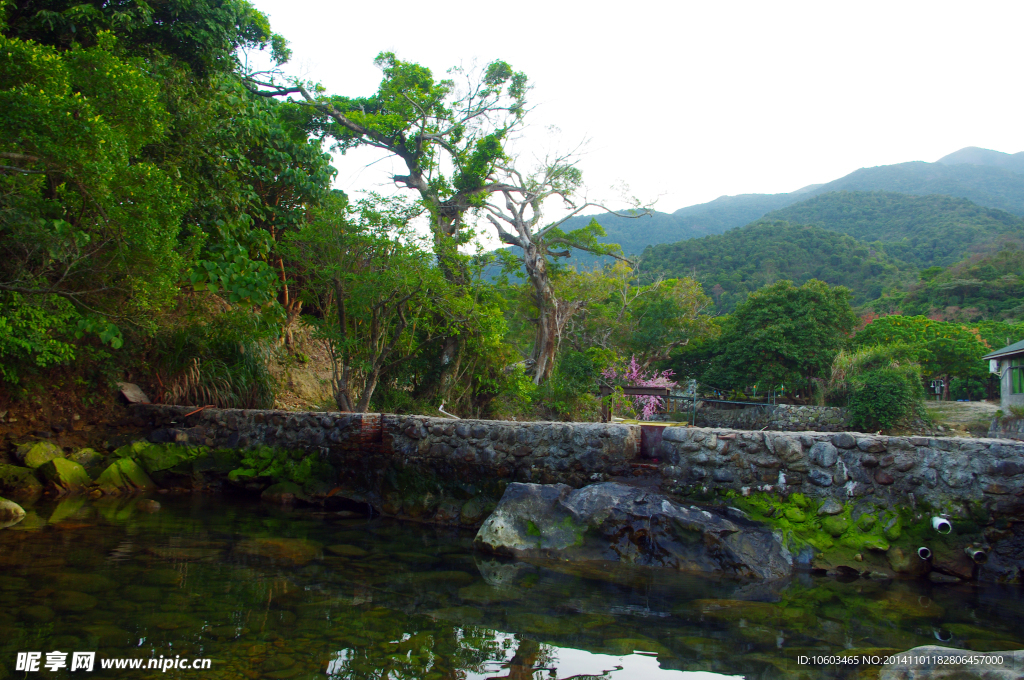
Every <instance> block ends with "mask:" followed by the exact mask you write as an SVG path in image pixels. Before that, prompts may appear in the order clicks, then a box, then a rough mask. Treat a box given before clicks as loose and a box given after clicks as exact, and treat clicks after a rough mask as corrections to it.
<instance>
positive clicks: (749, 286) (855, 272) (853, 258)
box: [642, 221, 917, 313]
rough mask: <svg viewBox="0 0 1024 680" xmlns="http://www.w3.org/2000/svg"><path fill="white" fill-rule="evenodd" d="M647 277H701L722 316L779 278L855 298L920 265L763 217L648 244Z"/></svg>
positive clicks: (910, 277) (909, 276)
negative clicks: (838, 288) (815, 282)
mask: <svg viewBox="0 0 1024 680" xmlns="http://www.w3.org/2000/svg"><path fill="white" fill-rule="evenodd" d="M642 266H643V270H644V273H645V276H651V277H653V276H664V277H668V278H674V277H681V276H695V277H696V278H697V279H698V280H699V281H701V283H702V284H703V285H704V290H705V292H707V293H708V294H709V295H711V297H712V298H713V299H714V300H715V304H716V307H717V310H718V312H719V313H727V312H730V311H732V310H733V309H734V308H735V307H736V305H737V304H738V303H739V302H741V301H742V300H743V299H745V298H746V296H747V294H748V293H750V292H752V291H754V290H757V289H758V288H760V287H761V286H764V285H767V284H770V283H774V282H775V281H778V280H781V279H789V280H791V281H793V282H794V283H796V284H797V285H800V284H802V283H804V282H805V281H808V280H810V279H820V280H822V281H825V282H827V283H829V284H831V285H842V286H846V287H847V288H849V289H850V290H852V291H853V294H854V303H855V304H860V303H863V302H866V301H868V300H873V299H875V298H878V297H879V296H880V295H881V294H882V292H883V290H885V289H888V288H893V287H902V286H904V285H907V284H909V283H911V282H913V281H914V280H916V279H917V268H916V267H914V266H913V265H911V264H909V263H907V262H903V261H901V260H899V259H897V258H893V257H891V256H890V255H888V254H887V253H886V251H885V249H884V247H882V246H880V245H879V244H868V243H865V242H863V241H860V240H858V239H855V238H853V237H851V236H847V235H846V234H841V233H838V232H836V231H829V230H827V229H822V228H821V227H816V226H805V225H798V224H791V223H788V222H782V221H776V222H766V221H760V222H755V223H753V224H749V225H747V226H745V227H741V228H739V229H732V230H730V231H727V232H726V233H724V234H719V235H714V236H705V237H703V238H698V239H690V240H688V241H681V242H678V243H672V244H661V245H657V246H652V247H651V248H648V249H647V250H646V251H645V253H644V261H643V265H642Z"/></svg>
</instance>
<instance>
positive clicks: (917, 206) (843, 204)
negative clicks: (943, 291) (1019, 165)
mask: <svg viewBox="0 0 1024 680" xmlns="http://www.w3.org/2000/svg"><path fill="white" fill-rule="evenodd" d="M765 220H768V221H778V220H784V221H787V222H792V223H794V224H813V225H815V226H818V227H822V228H824V229H828V230H830V231H838V232H842V233H844V234H847V235H849V236H853V237H854V238H856V239H860V240H862V241H868V242H871V241H884V242H885V243H886V247H885V249H886V252H887V253H889V255H891V256H893V257H896V258H899V259H901V260H904V261H905V262H910V263H912V264H915V265H917V266H919V267H922V268H924V267H931V266H936V265H938V266H947V265H951V264H954V263H956V262H958V261H959V260H960V258H961V257H963V255H964V254H965V253H967V252H969V251H970V250H971V249H972V248H974V247H977V246H980V245H984V244H987V243H991V242H992V241H993V240H995V239H996V238H998V237H999V236H1002V235H1007V234H1009V235H1013V236H1024V219H1021V218H1019V217H1017V216H1016V215H1012V214H1010V213H1008V212H1005V211H1002V210H997V209H994V208H983V207H981V206H979V205H976V204H974V203H972V202H970V201H968V200H967V199H964V198H954V197H952V196H936V195H932V196H911V195H907V194H896V193H892V192H882V191H874V192H863V191H836V192H831V193H827V194H823V195H821V196H815V197H814V198H811V199H809V200H807V201H803V202H801V203H797V204H795V205H791V206H788V207H786V208H782V209H781V210H775V211H773V212H770V213H768V214H767V215H766V216H765Z"/></svg>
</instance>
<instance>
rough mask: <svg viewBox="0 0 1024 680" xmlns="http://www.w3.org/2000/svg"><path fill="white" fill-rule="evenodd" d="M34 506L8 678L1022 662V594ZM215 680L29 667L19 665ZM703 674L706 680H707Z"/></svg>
mask: <svg viewBox="0 0 1024 680" xmlns="http://www.w3.org/2000/svg"><path fill="white" fill-rule="evenodd" d="M159 501H160V502H161V504H162V506H163V507H162V509H161V510H160V511H159V512H156V513H152V514H147V513H143V512H139V511H138V510H137V509H136V503H137V502H138V501H137V500H133V501H131V502H125V503H123V504H120V505H119V504H110V503H100V502H96V503H89V502H87V501H83V500H72V501H66V502H64V503H62V504H59V505H54V504H46V503H39V504H36V505H34V506H32V507H30V508H28V509H29V510H30V515H29V517H28V518H27V519H26V520H25V521H23V522H22V523H21V524H19V525H17V526H15V527H11V528H8V529H2V530H0V664H2V666H0V680H4V679H6V678H21V677H52V678H58V677H110V678H114V677H121V678H125V677H133V678H136V677H165V678H186V677H194V678H200V677H202V678H210V677H217V678H253V679H255V678H269V679H288V678H313V677H317V678H382V679H383V678H410V679H411V678H438V679H440V678H446V679H454V678H460V679H470V678H492V677H495V678H496V677H511V678H521V679H525V678H531V679H534V680H540V679H541V678H570V677H577V678H578V677H604V678H614V679H616V680H622V679H624V678H682V677H684V675H688V676H689V678H690V680H702V679H706V678H709V677H710V676H708V675H707V672H711V673H716V674H722V675H728V676H746V677H758V678H775V677H782V676H787V675H791V674H792V675H794V677H797V676H799V677H805V678H815V677H849V676H851V675H853V674H856V673H861V674H863V673H864V669H863V668H861V669H859V670H855V669H851V668H847V667H841V666H836V667H825V668H822V667H814V666H808V665H800V664H799V663H798V658H799V656H800V655H813V654H839V653H844V652H847V653H851V650H852V653H857V654H860V653H885V652H887V651H902V650H906V649H910V648H912V647H915V646H918V645H926V644H939V642H938V640H937V638H942V639H943V640H947V641H946V642H944V643H943V644H945V645H946V646H954V647H962V648H966V649H974V650H983V651H991V650H1005V649H1015V648H1021V647H1024V598H1022V593H1021V591H1020V589H1017V588H1005V587H1000V586H993V585H961V586H933V585H931V584H927V583H908V582H876V581H867V580H863V579H862V580H857V581H854V582H849V583H841V582H838V581H836V580H834V579H831V578H827V577H822V578H817V577H811V576H807V575H804V576H799V577H796V578H794V579H793V580H791V581H789V582H788V583H784V584H749V583H747V584H744V583H733V582H727V581H716V580H713V579H707V578H701V577H696V576H690V575H682V574H676V573H669V572H666V571H664V570H651V569H629V568H623V567H620V566H618V565H590V566H586V567H579V566H572V565H565V564H557V563H556V564H540V563H537V564H528V563H524V562H506V561H498V560H494V559H491V558H489V557H486V556H482V555H476V554H474V553H473V551H472V549H471V541H472V534H471V533H459V532H454V531H448V530H438V529H436V528H434V527H429V526H421V525H413V524H400V523H396V522H391V521H385V520H380V519H376V520H367V519H364V518H355V517H341V516H339V515H337V514H333V513H317V512H314V511H311V510H302V509H297V510H291V511H288V510H282V509H278V508H271V507H267V506H265V505H259V504H251V503H237V502H229V501H226V500H224V499H216V498H210V497H198V496H197V497H189V496H184V497H178V498H169V497H159ZM54 650H60V651H63V652H73V651H95V652H97V658H98V659H103V658H118V657H123V658H144V659H147V660H148V659H149V658H151V657H159V656H161V655H163V656H164V657H175V656H181V657H185V658H194V657H204V658H209V659H212V667H211V669H210V670H176V669H170V670H168V671H167V672H165V673H161V672H159V671H155V670H137V671H130V670H102V669H101V668H99V665H100V664H99V662H97V666H96V670H94V671H93V673H92V674H91V675H90V674H86V673H83V672H79V671H76V672H75V673H69V672H68V671H67V669H63V670H58V671H56V672H50V671H46V670H42V671H40V672H39V673H29V674H27V676H26V675H25V674H24V673H23V672H15V660H16V656H17V653H18V652H25V651H39V652H43V653H45V652H50V651H54ZM696 671H703V672H705V673H704V674H702V675H700V676H695V675H693V672H696Z"/></svg>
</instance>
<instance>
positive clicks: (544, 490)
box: [475, 482, 793, 579]
mask: <svg viewBox="0 0 1024 680" xmlns="http://www.w3.org/2000/svg"><path fill="white" fill-rule="evenodd" d="M726 515H728V516H726ZM475 543H476V545H477V547H479V548H480V549H483V550H488V551H491V552H494V553H498V554H506V555H513V556H517V557H548V558H554V559H561V560H573V561H588V560H615V561H621V562H628V563H632V564H640V565H650V566H659V567H670V568H673V569H678V570H680V571H698V572H710V573H718V574H728V575H732V576H740V577H753V578H766V579H773V578H781V577H783V576H787V575H788V574H790V573H791V571H792V568H793V559H792V556H791V555H790V554H789V551H788V550H786V548H785V547H784V546H783V545H782V544H781V543H780V542H779V540H778V539H777V538H776V537H775V536H774V535H773V534H772V532H771V531H770V530H768V529H767V528H765V527H763V526H762V525H759V524H756V523H754V522H751V521H749V520H746V519H745V518H744V517H743V515H742V513H740V512H739V511H737V510H721V509H703V508H697V507H693V506H690V507H684V506H681V505H679V504H677V503H675V502H673V501H671V500H669V499H668V498H666V497H665V496H663V495H661V494H657V493H653V492H651V491H650V490H647V489H643V488H638V487H633V486H628V485H625V484H618V483H614V482H607V483H603V484H592V485H590V486H587V487H584V488H582V489H577V490H573V489H572V488H571V487H569V486H566V485H565V484H522V483H513V484H509V485H508V487H507V488H506V489H505V494H504V495H503V496H502V498H501V501H500V502H499V503H498V506H497V507H496V508H495V509H494V512H493V513H492V514H491V516H490V517H488V518H487V520H486V521H485V522H484V524H483V526H482V527H481V528H480V531H479V532H478V533H477V535H476V540H475Z"/></svg>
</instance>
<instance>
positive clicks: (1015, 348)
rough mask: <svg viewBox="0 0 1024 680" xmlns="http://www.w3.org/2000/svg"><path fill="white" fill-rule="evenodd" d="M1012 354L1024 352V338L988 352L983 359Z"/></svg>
mask: <svg viewBox="0 0 1024 680" xmlns="http://www.w3.org/2000/svg"><path fill="white" fill-rule="evenodd" d="M1011 354H1024V340H1021V341H1020V342H1015V343H1013V344H1012V345H1007V346H1006V347H1004V348H1002V349H1001V350H997V351H995V352H992V353H991V354H986V355H985V356H983V357H982V359H998V358H999V357H1005V356H1009V355H1011Z"/></svg>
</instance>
